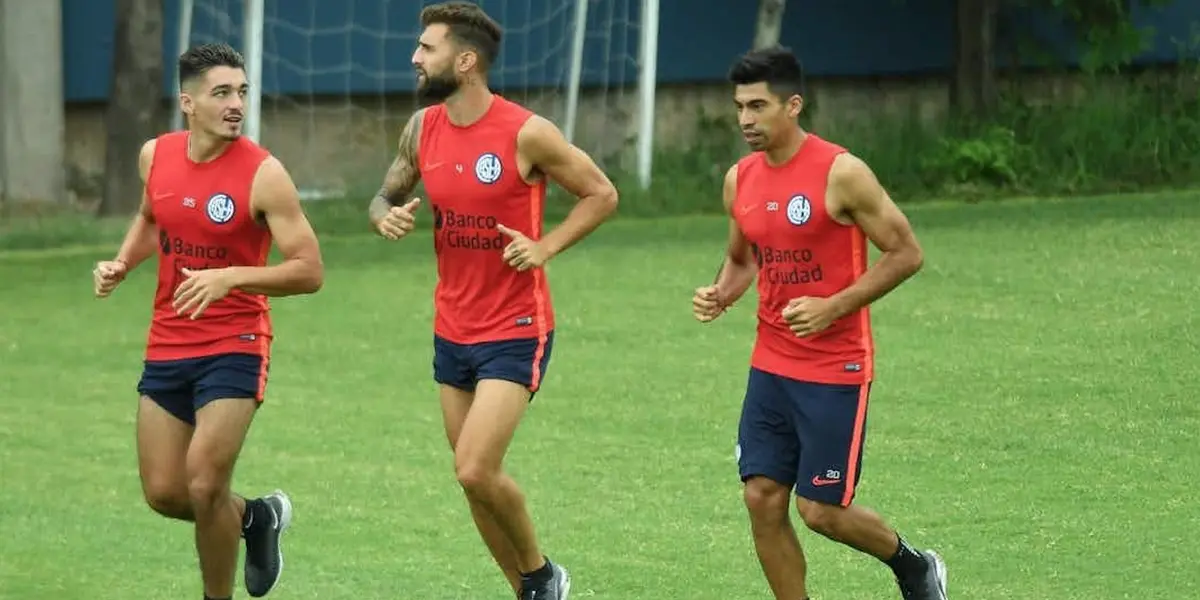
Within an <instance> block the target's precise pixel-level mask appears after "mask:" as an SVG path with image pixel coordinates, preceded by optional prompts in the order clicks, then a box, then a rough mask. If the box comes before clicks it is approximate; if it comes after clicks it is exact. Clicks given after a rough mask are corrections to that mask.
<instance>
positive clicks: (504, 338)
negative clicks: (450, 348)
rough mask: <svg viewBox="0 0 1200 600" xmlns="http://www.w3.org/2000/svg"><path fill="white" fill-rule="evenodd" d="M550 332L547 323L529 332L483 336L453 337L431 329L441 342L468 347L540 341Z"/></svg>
mask: <svg viewBox="0 0 1200 600" xmlns="http://www.w3.org/2000/svg"><path fill="white" fill-rule="evenodd" d="M551 331H554V324H553V323H548V324H546V326H545V327H538V328H536V329H533V328H532V327H531V328H530V329H529V330H526V331H507V332H497V333H485V334H481V335H470V336H459V335H454V334H452V333H447V332H446V331H445V330H443V329H439V328H437V327H435V328H434V329H433V335H436V336H437V337H439V338H442V339H443V340H446V341H447V342H450V343H452V344H459V345H462V346H469V345H471V344H489V343H492V342H511V341H513V340H536V339H541V338H544V337H546V336H548V335H550V332H551Z"/></svg>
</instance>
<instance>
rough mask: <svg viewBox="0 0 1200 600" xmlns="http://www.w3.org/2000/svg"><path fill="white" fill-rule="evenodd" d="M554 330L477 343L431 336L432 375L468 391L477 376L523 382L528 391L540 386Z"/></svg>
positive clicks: (440, 381)
mask: <svg viewBox="0 0 1200 600" xmlns="http://www.w3.org/2000/svg"><path fill="white" fill-rule="evenodd" d="M553 346H554V332H553V331H551V332H550V333H548V334H546V337H545V338H520V339H515V340H500V341H496V342H482V343H478V344H456V343H454V342H451V341H449V340H446V339H445V338H442V337H439V336H436V335H435V336H433V379H434V380H435V381H437V382H438V383H440V384H443V385H448V386H451V387H456V388H458V389H460V390H466V391H468V392H473V391H475V385H476V384H478V383H479V381H480V380H481V379H501V380H504V381H511V382H514V383H518V384H520V385H523V386H525V388H526V389H528V390H529V392H530V393H536V392H537V391H538V389H540V388H541V387H542V379H543V378H544V377H545V376H546V368H547V367H549V366H550V349H551V348H552V347H553Z"/></svg>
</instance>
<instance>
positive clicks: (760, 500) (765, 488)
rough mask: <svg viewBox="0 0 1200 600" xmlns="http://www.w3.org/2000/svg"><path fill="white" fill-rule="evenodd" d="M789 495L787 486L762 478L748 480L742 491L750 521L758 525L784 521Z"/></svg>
mask: <svg viewBox="0 0 1200 600" xmlns="http://www.w3.org/2000/svg"><path fill="white" fill-rule="evenodd" d="M790 495H791V491H790V489H789V488H788V487H787V486H785V485H782V484H780V483H777V482H775V481H771V480H770V479H766V478H764V477H752V478H750V479H748V480H747V481H746V485H745V488H743V490H742V496H743V500H744V501H745V503H746V510H747V511H749V513H750V519H751V521H753V522H754V523H759V524H767V523H774V522H783V521H784V520H786V519H787V512H788V504H789V502H788V497H789V496H790Z"/></svg>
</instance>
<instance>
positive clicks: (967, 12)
mask: <svg viewBox="0 0 1200 600" xmlns="http://www.w3.org/2000/svg"><path fill="white" fill-rule="evenodd" d="M1174 1H1175V0H957V1H956V2H955V4H956V8H955V12H956V27H957V33H956V40H955V41H956V43H955V61H954V73H953V84H952V85H951V88H950V89H951V94H950V101H951V106H952V107H953V108H954V110H955V112H956V113H958V114H959V115H960V116H965V117H986V116H987V115H988V114H989V113H991V111H993V110H995V108H996V106H997V104H998V103H999V91H998V89H997V86H996V60H995V57H996V29H997V21H998V19H999V18H1000V14H1001V11H1002V10H1004V9H1022V8H1023V9H1034V10H1038V11H1040V12H1044V13H1046V14H1049V15H1052V16H1056V17H1058V18H1060V19H1062V21H1063V23H1064V24H1065V25H1067V28H1068V30H1069V31H1070V32H1071V33H1072V34H1073V35H1074V39H1075V42H1076V44H1077V46H1078V47H1079V50H1080V63H1081V64H1080V66H1081V67H1082V68H1083V70H1084V71H1085V72H1088V73H1095V72H1099V71H1105V70H1109V71H1115V70H1120V68H1121V67H1124V66H1126V65H1128V64H1129V63H1130V61H1132V60H1133V59H1134V58H1135V57H1136V56H1137V55H1138V54H1139V53H1141V52H1142V51H1143V50H1144V49H1145V48H1146V43H1147V41H1148V40H1149V36H1148V32H1147V31H1144V30H1142V29H1140V28H1138V27H1137V26H1136V25H1135V24H1134V23H1133V18H1132V15H1133V8H1134V5H1135V4H1138V5H1141V6H1143V7H1155V6H1166V5H1169V4H1171V3H1172V2H1174ZM1014 33H1015V34H1017V35H1021V32H1014Z"/></svg>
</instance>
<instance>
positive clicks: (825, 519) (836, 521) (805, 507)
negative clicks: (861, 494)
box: [796, 498, 846, 537]
mask: <svg viewBox="0 0 1200 600" xmlns="http://www.w3.org/2000/svg"><path fill="white" fill-rule="evenodd" d="M796 510H797V511H798V512H799V513H800V518H801V519H803V520H804V526H805V527H808V528H809V529H811V530H812V531H814V532H816V533H819V534H821V535H823V536H826V537H831V536H834V535H835V534H836V533H837V531H838V526H839V525H840V524H841V522H842V516H843V515H844V514H845V513H846V509H845V508H842V507H841V506H835V505H833V504H824V503H821V502H816V501H813V500H809V499H807V498H797V499H796Z"/></svg>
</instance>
